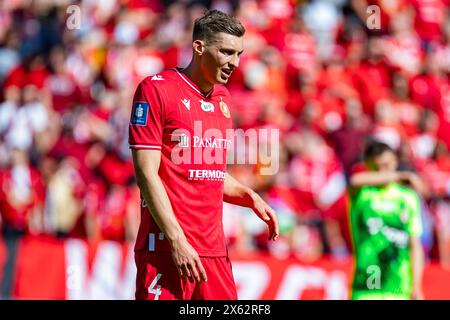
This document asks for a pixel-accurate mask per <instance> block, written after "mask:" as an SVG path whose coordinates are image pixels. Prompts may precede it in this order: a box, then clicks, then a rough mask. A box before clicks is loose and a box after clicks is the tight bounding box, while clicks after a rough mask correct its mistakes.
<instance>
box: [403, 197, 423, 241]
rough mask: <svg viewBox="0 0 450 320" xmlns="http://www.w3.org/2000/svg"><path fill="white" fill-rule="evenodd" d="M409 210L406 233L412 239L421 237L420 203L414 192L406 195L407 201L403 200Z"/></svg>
mask: <svg viewBox="0 0 450 320" xmlns="http://www.w3.org/2000/svg"><path fill="white" fill-rule="evenodd" d="M405 200H406V202H407V204H408V209H409V216H410V220H409V225H408V231H409V234H410V236H412V237H420V236H421V235H422V219H421V210H422V207H421V203H420V199H419V196H418V195H417V194H415V192H414V191H411V192H410V193H408V197H407V199H405Z"/></svg>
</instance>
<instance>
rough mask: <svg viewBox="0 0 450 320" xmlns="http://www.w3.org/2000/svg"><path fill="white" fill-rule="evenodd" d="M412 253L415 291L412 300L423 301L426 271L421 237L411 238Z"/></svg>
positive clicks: (413, 290) (412, 293)
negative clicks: (423, 277) (424, 270)
mask: <svg viewBox="0 0 450 320" xmlns="http://www.w3.org/2000/svg"><path fill="white" fill-rule="evenodd" d="M410 252H411V268H412V275H413V289H412V292H411V299H413V300H423V299H424V295H423V289H422V276H423V269H424V263H425V262H424V254H423V248H422V244H421V242H420V238H419V237H411V239H410Z"/></svg>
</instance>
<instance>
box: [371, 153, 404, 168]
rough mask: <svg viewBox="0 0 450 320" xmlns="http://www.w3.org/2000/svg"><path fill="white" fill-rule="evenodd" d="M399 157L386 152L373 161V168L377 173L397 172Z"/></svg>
mask: <svg viewBox="0 0 450 320" xmlns="http://www.w3.org/2000/svg"><path fill="white" fill-rule="evenodd" d="M397 165H398V161H397V156H396V155H395V154H394V153H393V152H392V151H385V152H383V153H382V154H380V155H379V156H377V157H375V158H374V159H373V160H372V163H371V166H372V168H373V169H374V170H376V171H385V172H387V171H389V172H392V171H396V170H397Z"/></svg>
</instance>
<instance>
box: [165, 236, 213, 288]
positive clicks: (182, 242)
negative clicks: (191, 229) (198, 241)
mask: <svg viewBox="0 0 450 320" xmlns="http://www.w3.org/2000/svg"><path fill="white" fill-rule="evenodd" d="M171 246H172V258H173V261H174V262H175V266H176V267H177V270H178V273H179V274H180V276H181V278H186V277H188V278H189V280H190V281H193V280H195V281H197V282H201V281H204V282H206V281H207V280H208V278H207V276H206V271H205V268H203V265H202V262H201V261H200V256H199V255H198V253H197V251H195V249H194V248H193V247H192V246H191V245H190V244H189V242H188V241H187V240H186V238H183V239H178V240H175V241H173V242H172V243H171Z"/></svg>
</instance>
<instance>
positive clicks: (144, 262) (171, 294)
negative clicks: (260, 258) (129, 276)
mask: <svg viewBox="0 0 450 320" xmlns="http://www.w3.org/2000/svg"><path fill="white" fill-rule="evenodd" d="M134 258H135V262H136V267H137V275H136V300H237V293H236V285H235V283H234V279H233V273H232V271H231V262H230V259H229V258H228V257H200V260H201V262H202V265H203V268H205V271H206V275H207V277H208V281H207V282H203V281H202V282H201V283H196V282H195V281H193V282H191V281H190V280H189V279H187V278H186V279H182V278H181V277H180V275H179V273H178V270H177V269H176V267H175V263H174V262H173V260H172V255H171V254H170V253H168V252H149V251H136V252H135V256H134Z"/></svg>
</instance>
